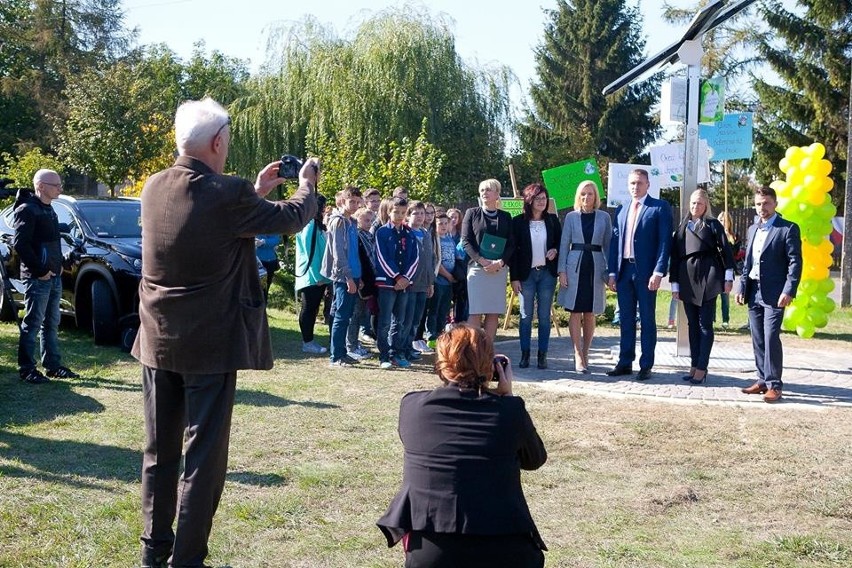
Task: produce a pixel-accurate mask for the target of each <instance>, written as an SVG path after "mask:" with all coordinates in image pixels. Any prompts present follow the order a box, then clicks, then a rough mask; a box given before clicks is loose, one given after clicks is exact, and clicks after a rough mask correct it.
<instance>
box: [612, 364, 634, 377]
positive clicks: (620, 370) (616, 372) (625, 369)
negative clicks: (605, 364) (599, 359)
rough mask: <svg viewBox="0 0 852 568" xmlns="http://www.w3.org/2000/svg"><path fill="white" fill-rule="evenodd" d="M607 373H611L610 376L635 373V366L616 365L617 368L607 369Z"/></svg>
mask: <svg viewBox="0 0 852 568" xmlns="http://www.w3.org/2000/svg"><path fill="white" fill-rule="evenodd" d="M606 374H607V375H609V376H610V377H621V376H623V375H632V374H633V367H621V366H618V365H616V367H615V369H613V370H612V371H607V372H606Z"/></svg>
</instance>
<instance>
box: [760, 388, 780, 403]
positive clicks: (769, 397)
mask: <svg viewBox="0 0 852 568" xmlns="http://www.w3.org/2000/svg"><path fill="white" fill-rule="evenodd" d="M779 400H781V389H769V390H768V391H766V394H765V395H763V402H778V401H779Z"/></svg>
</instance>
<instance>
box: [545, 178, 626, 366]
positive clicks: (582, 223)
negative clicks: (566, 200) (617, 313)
mask: <svg viewBox="0 0 852 568" xmlns="http://www.w3.org/2000/svg"><path fill="white" fill-rule="evenodd" d="M600 206H601V198H600V196H599V195H598V188H597V185H595V183H594V182H592V181H588V180H587V181H584V182H582V183H580V185H579V187H577V193H576V196H575V197H574V211H572V212H570V213H568V214H567V215H566V216H565V221H564V223H563V225H562V241H561V243H560V246H559V264H558V272H559V294H558V296H557V298H556V301H557V303H558V304H559V305H560V306H562V307H563V308H565V309H566V310H568V311H570V312H571V317H570V319H569V320H568V330H569V332H570V334H571V341H572V342H573V343H574V369H575V370H576V371H579V372H581V373H588V372H589V371H588V369H589V348H590V347H591V345H592V337H594V335H595V316H596V314H602V313H603V311H604V308H605V307H606V298H605V295H604V294H605V288H604V286H605V284H606V281H607V278H608V277H609V274H608V271H607V260H606V253H607V251H608V250H609V240H610V237H611V236H612V220H611V219H610V217H609V215H608V214H607V213H606V212H605V211H601V210H600Z"/></svg>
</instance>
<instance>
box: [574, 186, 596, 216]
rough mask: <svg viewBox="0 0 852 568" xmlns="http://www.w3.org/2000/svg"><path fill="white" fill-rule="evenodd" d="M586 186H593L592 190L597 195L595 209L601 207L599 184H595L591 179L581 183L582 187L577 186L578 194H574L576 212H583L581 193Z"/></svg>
mask: <svg viewBox="0 0 852 568" xmlns="http://www.w3.org/2000/svg"><path fill="white" fill-rule="evenodd" d="M586 186H592V189H593V190H594V193H595V206H594V209H600V207H601V195H600V193H598V184H596V183H595V182H593V181H592V180H590V179H587V180H586V181H581V182H580V185H578V186H577V192H576V193H575V194H574V211H581V210H582V209H583V207H582V206H581V205H580V191H582V189H583V188H584V187H586Z"/></svg>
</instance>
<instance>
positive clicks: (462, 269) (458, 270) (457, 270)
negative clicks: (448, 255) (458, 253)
mask: <svg viewBox="0 0 852 568" xmlns="http://www.w3.org/2000/svg"><path fill="white" fill-rule="evenodd" d="M453 278H454V279H455V280H456V282H462V281H464V280H467V261H465V260H462V259H461V258H457V259H456V263H455V264H454V265H453Z"/></svg>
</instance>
